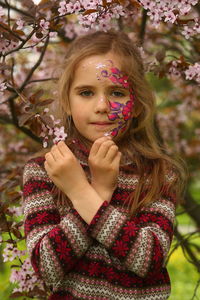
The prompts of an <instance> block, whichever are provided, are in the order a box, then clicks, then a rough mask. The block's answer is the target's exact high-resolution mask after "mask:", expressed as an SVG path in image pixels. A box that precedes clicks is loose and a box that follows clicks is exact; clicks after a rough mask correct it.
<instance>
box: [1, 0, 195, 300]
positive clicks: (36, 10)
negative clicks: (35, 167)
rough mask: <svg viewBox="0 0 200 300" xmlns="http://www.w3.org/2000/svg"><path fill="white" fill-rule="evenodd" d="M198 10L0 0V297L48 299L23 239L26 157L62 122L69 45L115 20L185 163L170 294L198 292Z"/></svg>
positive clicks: (163, 130) (170, 143) (185, 4)
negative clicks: (60, 95)
mask: <svg viewBox="0 0 200 300" xmlns="http://www.w3.org/2000/svg"><path fill="white" fill-rule="evenodd" d="M199 16H200V4H199V1H195V0H193V1H185V0H182V1H164V2H163V1H159V0H158V1H144V0H143V1H137V0H129V1H123V0H122V1H117V0H115V1H112V0H110V1H100V0H96V1H89V0H82V1H81V0H80V1H70V2H69V1H56V0H50V1H46V0H43V1H32V0H22V1H19V0H13V1H12V0H0V299H2V300H7V299H11V298H15V299H33V298H34V299H47V293H46V292H45V290H44V287H43V285H42V283H41V282H40V281H39V280H37V278H36V276H35V275H34V272H33V270H32V268H31V265H30V261H29V258H28V256H27V252H26V247H25V239H24V232H23V201H22V172H23V166H24V164H25V162H26V161H27V160H28V159H29V158H30V157H31V155H32V154H34V153H35V152H36V151H38V150H41V149H42V148H43V146H45V145H46V144H48V143H49V142H50V140H51V138H52V136H50V135H49V129H50V128H56V127H59V125H58V124H59V123H58V120H57V117H56V115H55V114H54V105H55V103H56V99H57V90H56V82H57V78H58V76H59V74H60V72H61V71H62V63H63V60H64V55H65V50H66V48H67V47H68V45H69V44H70V42H71V41H72V40H73V39H75V38H76V37H77V36H79V35H81V34H84V33H85V32H90V31H91V32H92V31H95V30H105V31H106V30H109V29H111V28H114V29H116V30H123V31H125V32H126V33H127V34H128V35H129V37H130V38H131V39H132V41H133V43H137V45H138V47H139V49H140V51H141V55H142V57H143V61H144V65H145V70H146V77H147V79H148V81H149V83H150V85H151V86H152V88H153V89H154V91H155V95H156V101H157V115H156V120H155V122H156V124H157V128H158V130H159V132H160V135H161V137H162V139H163V142H164V143H165V146H166V148H167V149H168V151H169V152H170V153H173V154H176V155H179V156H181V157H182V158H183V159H184V160H185V162H186V164H187V167H188V171H189V178H188V183H187V186H186V187H185V195H184V199H183V200H184V202H183V204H182V205H181V206H180V207H178V209H177V218H176V224H175V230H174V233H175V234H174V240H173V243H172V246H171V250H170V253H169V258H168V270H169V273H170V277H171V281H172V294H171V296H170V298H169V299H170V300H179V299H181V300H196V299H200V287H199V286H200V276H199V274H200V239H199V228H200V89H199V84H200V40H199V33H200V17H199Z"/></svg>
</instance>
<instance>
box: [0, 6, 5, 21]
mask: <svg viewBox="0 0 200 300" xmlns="http://www.w3.org/2000/svg"><path fill="white" fill-rule="evenodd" d="M4 16H5V11H4V9H3V7H1V6H0V19H2V17H4Z"/></svg>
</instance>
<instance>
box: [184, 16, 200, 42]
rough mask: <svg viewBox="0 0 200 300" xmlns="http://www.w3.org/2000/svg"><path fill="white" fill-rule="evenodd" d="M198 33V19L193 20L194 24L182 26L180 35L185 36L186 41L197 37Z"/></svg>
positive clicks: (199, 22) (199, 26)
mask: <svg viewBox="0 0 200 300" xmlns="http://www.w3.org/2000/svg"><path fill="white" fill-rule="evenodd" d="M199 33H200V19H199V18H195V19H194V22H190V23H189V25H185V26H183V31H182V34H183V35H184V36H185V38H186V39H189V38H190V37H192V36H194V35H197V34H199Z"/></svg>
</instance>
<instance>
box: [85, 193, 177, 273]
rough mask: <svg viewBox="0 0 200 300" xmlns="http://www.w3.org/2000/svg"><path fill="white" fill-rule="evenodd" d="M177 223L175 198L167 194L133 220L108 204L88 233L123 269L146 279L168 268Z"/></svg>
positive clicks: (96, 217) (102, 209)
mask: <svg viewBox="0 0 200 300" xmlns="http://www.w3.org/2000/svg"><path fill="white" fill-rule="evenodd" d="M174 219H175V195H172V194H169V193H168V192H166V193H163V194H162V196H161V197H160V199H158V201H155V202H152V203H151V204H150V205H148V206H146V207H143V208H142V209H141V210H140V211H139V212H138V213H137V214H136V215H135V216H133V217H130V216H129V215H127V214H125V213H124V212H122V211H121V210H120V209H119V208H118V207H114V206H113V205H111V204H109V203H108V202H104V203H103V205H102V206H101V207H100V208H99V210H98V212H97V213H96V215H95V216H94V218H93V220H92V222H91V223H90V225H89V228H88V231H89V234H90V235H91V236H92V237H93V238H95V239H96V240H97V241H98V242H99V243H101V244H102V245H103V246H104V247H105V248H107V250H108V252H109V254H110V256H111V258H112V259H113V261H114V262H115V263H116V264H118V265H119V266H120V268H121V267H122V268H124V269H125V270H128V271H131V272H134V273H135V274H137V275H138V276H140V277H143V278H145V277H149V276H153V275H154V274H156V273H157V272H160V271H161V269H162V267H164V266H165V260H166V257H167V254H168V251H169V249H170V245H171V241H172V237H173V223H174Z"/></svg>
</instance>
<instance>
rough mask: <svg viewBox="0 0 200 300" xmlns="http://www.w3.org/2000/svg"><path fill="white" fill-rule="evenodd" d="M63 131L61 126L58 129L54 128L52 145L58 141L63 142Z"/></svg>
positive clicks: (64, 136)
mask: <svg viewBox="0 0 200 300" xmlns="http://www.w3.org/2000/svg"><path fill="white" fill-rule="evenodd" d="M64 130H65V128H64V126H62V127H60V128H58V127H55V128H54V135H55V136H56V137H55V138H54V139H53V142H54V143H58V142H59V141H63V140H65V138H66V137H67V134H66V133H65V131H64Z"/></svg>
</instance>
